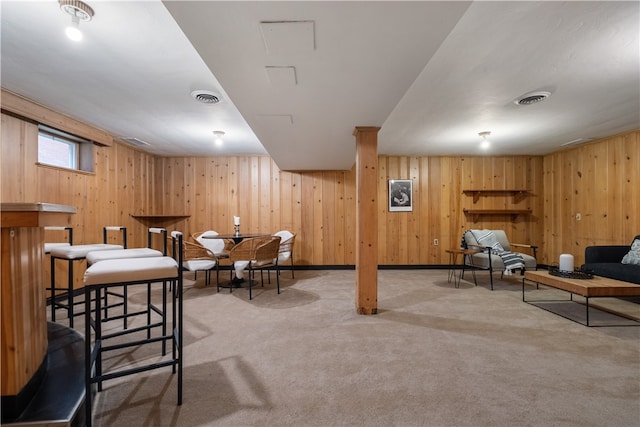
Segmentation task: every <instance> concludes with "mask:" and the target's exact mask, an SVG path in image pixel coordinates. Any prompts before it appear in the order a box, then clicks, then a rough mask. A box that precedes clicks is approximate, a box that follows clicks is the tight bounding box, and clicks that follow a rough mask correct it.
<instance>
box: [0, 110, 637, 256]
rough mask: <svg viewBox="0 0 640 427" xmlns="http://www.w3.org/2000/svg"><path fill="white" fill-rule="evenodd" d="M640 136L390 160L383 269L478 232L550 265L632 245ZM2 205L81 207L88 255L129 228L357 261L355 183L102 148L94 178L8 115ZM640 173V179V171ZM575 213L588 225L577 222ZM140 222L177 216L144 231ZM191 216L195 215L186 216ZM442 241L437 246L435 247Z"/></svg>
mask: <svg viewBox="0 0 640 427" xmlns="http://www.w3.org/2000/svg"><path fill="white" fill-rule="evenodd" d="M639 135H640V132H631V133H629V134H626V135H622V136H617V137H612V138H608V139H605V140H603V141H600V142H594V143H590V144H588V145H583V146H578V147H576V148H575V149H572V150H567V151H563V152H560V153H555V154H551V155H548V156H545V157H542V156H499V157H458V156H455V157H454V156H443V157H426V156H425V157H404V156H402V157H401V156H380V159H379V175H378V179H379V185H378V196H379V209H380V214H379V221H380V225H379V233H380V234H379V256H378V263H379V264H383V265H384V264H389V265H421V264H430V265H433V264H446V263H447V262H448V256H447V254H446V253H445V252H444V251H445V249H446V248H450V247H458V246H459V240H460V237H461V235H462V233H463V231H464V230H466V229H467V228H502V229H506V230H507V234H508V236H509V237H510V240H511V241H513V242H518V243H534V244H537V245H539V246H540V251H539V254H540V257H539V258H540V262H542V263H553V262H554V261H555V260H557V258H558V256H559V254H560V253H561V252H571V253H573V254H574V255H575V256H576V263H578V262H580V256H581V254H583V253H584V246H585V245H587V244H595V243H610V242H616V243H625V242H629V241H630V239H631V238H632V237H633V235H635V234H634V233H639V232H640V226H639V225H638V222H639V221H640V220H639V217H638V215H639V213H638V212H639V211H640V209H639V207H640V206H639V203H640V202H639V201H638V199H639V197H640V196H639V194H638V193H639V192H638V191H637V190H635V191H634V190H633V188H632V187H633V186H634V185H637V183H638V182H640V177H639V175H638V174H639V172H638V169H637V167H638V165H640V159H639V157H640V154H639V151H638V138H639V137H640V136H639ZM1 146H2V151H1V155H2V159H1V160H2V186H1V189H2V195H1V198H2V201H40V202H50V203H59V204H65V205H71V206H75V207H76V208H77V209H78V213H77V214H76V215H74V216H73V219H72V224H71V225H72V226H73V227H74V240H75V242H76V243H79V244H80V243H90V242H96V241H100V239H101V238H102V235H101V230H102V227H103V226H104V225H123V226H126V227H127V228H128V229H129V246H130V247H133V246H144V245H145V244H146V234H145V230H146V227H147V226H150V225H155V226H165V227H167V228H168V229H169V230H174V229H177V230H180V231H183V232H184V233H185V234H188V235H190V234H191V233H194V232H197V231H203V230H205V229H209V228H211V229H214V230H217V231H219V232H230V231H232V229H233V219H232V217H233V216H234V215H239V216H240V217H241V230H242V231H243V232H264V233H267V232H269V233H270V232H275V231H277V230H280V229H288V230H291V231H293V232H295V233H297V234H298V238H297V240H296V249H295V251H294V255H295V262H296V263H298V264H308V265H353V264H354V262H355V242H354V239H355V175H354V171H353V170H351V171H325V172H302V173H297V172H285V171H281V170H279V168H278V167H277V165H276V164H275V162H273V160H272V159H271V158H270V157H266V156H243V157H169V158H164V157H155V156H151V155H149V154H146V153H143V152H141V151H138V150H136V149H133V148H130V147H129V146H127V145H123V144H119V143H118V142H114V144H113V146H112V147H96V167H95V171H96V172H95V173H94V174H87V173H78V172H73V171H66V170H61V169H58V168H51V167H47V166H39V165H37V164H36V162H37V148H36V147H37V127H36V126H35V125H33V124H31V123H29V122H27V121H22V120H19V119H16V118H14V117H11V116H8V115H5V114H3V115H2V141H1ZM634 167H635V168H636V169H634ZM390 178H396V179H412V180H413V190H414V194H413V197H414V210H413V212H387V180H388V179H390ZM504 188H522V189H526V190H528V191H529V194H528V196H527V197H524V198H518V199H517V200H516V199H515V198H513V197H509V196H504V195H502V196H496V195H491V196H485V197H480V199H479V200H478V201H477V202H476V203H474V200H473V197H472V196H469V195H465V194H463V190H465V189H504ZM465 208H467V209H469V208H475V209H531V212H532V213H531V215H524V216H523V215H521V216H518V217H516V218H515V219H513V218H511V217H510V216H508V215H502V216H481V217H479V218H477V222H474V218H473V217H470V216H466V215H465V214H464V213H463V209H465ZM576 212H580V213H581V214H582V221H581V222H579V223H577V222H575V221H570V220H569V217H571V218H573V217H574V214H575V213H576ZM131 214H135V215H153V214H164V215H175V216H176V217H171V218H166V219H164V220H161V219H136V218H133V217H131ZM179 215H182V216H184V217H178V216H179ZM434 239H438V241H439V245H438V246H435V245H434V244H433V240H434Z"/></svg>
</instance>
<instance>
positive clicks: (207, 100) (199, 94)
mask: <svg viewBox="0 0 640 427" xmlns="http://www.w3.org/2000/svg"><path fill="white" fill-rule="evenodd" d="M191 97H192V98H193V99H195V100H196V101H198V102H201V103H203V104H217V103H219V102H220V101H221V99H222V98H221V97H220V95H218V94H217V93H215V92H212V91H210V90H194V91H193V92H191Z"/></svg>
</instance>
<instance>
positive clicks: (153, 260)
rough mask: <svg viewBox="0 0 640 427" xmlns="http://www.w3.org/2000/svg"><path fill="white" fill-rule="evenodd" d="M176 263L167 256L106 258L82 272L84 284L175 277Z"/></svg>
mask: <svg viewBox="0 0 640 427" xmlns="http://www.w3.org/2000/svg"><path fill="white" fill-rule="evenodd" d="M177 271H178V264H177V263H176V260H175V259H173V258H171V257H167V256H159V257H150V258H123V259H107V260H103V261H100V262H96V263H95V264H93V265H91V267H89V268H87V269H86V270H85V272H84V285H85V286H88V285H101V284H115V283H128V282H139V281H145V280H150V281H155V280H162V279H163V278H166V277H176V276H177Z"/></svg>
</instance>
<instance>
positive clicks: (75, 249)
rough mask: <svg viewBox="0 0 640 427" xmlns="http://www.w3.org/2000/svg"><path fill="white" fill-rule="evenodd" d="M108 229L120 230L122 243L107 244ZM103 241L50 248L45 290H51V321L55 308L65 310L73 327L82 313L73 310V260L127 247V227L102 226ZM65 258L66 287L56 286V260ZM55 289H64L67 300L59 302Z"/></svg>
mask: <svg viewBox="0 0 640 427" xmlns="http://www.w3.org/2000/svg"><path fill="white" fill-rule="evenodd" d="M109 231H119V232H122V242H123V244H122V245H112V244H107V233H108V232H109ZM103 241H104V243H97V244H90V245H69V246H57V247H54V248H52V249H51V253H50V255H51V284H50V287H49V288H47V290H49V291H51V321H53V322H55V321H56V309H58V308H62V309H66V310H67V317H68V318H69V327H71V328H73V319H74V317H75V316H77V315H80V314H82V313H78V314H74V310H73V308H74V307H73V306H74V304H73V294H74V292H73V262H74V261H82V260H84V259H85V258H86V256H87V254H88V253H89V252H92V251H107V250H114V249H125V248H126V247H127V229H126V227H116V226H108V227H104V228H103ZM57 259H61V260H66V261H67V263H68V270H69V271H68V282H67V287H66V288H58V287H56V260H57ZM56 291H66V297H67V298H66V300H67V302H66V303H64V302H61V301H59V300H58V297H57V296H56ZM63 297H64V295H63Z"/></svg>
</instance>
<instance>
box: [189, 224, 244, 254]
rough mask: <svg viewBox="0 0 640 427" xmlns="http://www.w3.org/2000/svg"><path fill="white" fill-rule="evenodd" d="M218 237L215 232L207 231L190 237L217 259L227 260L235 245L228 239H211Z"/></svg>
mask: <svg viewBox="0 0 640 427" xmlns="http://www.w3.org/2000/svg"><path fill="white" fill-rule="evenodd" d="M218 235H219V233H218V232H217V231H214V230H207V231H200V232H198V233H193V234H192V235H191V237H192V238H193V240H195V241H196V242H198V243H199V244H200V245H202V246H204V247H205V248H207V249H209V250H210V251H211V252H213V253H214V254H215V255H216V257H218V258H219V259H222V258H229V251H230V250H231V248H232V247H233V246H234V245H235V243H234V242H233V240H229V239H212V237H215V236H218Z"/></svg>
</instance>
